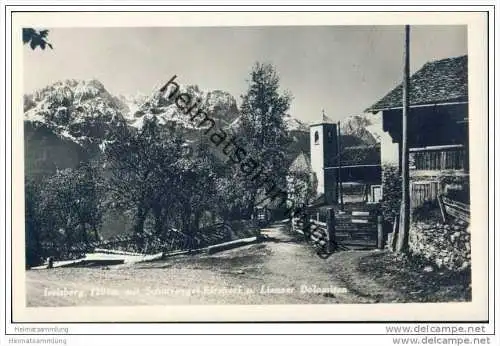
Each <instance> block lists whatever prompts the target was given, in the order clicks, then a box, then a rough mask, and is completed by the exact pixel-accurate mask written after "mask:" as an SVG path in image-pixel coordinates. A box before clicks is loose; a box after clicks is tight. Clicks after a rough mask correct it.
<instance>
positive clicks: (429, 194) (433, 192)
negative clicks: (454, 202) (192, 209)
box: [410, 180, 439, 208]
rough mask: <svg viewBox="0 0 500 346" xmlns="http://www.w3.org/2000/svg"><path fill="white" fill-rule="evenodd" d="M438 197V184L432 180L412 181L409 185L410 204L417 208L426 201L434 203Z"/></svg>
mask: <svg viewBox="0 0 500 346" xmlns="http://www.w3.org/2000/svg"><path fill="white" fill-rule="evenodd" d="M438 195H439V183H438V182H437V181H434V180H423V181H412V182H411V183H410V203H411V207H412V208H417V207H420V206H421V205H423V204H424V203H425V202H428V201H435V200H436V199H437V197H438Z"/></svg>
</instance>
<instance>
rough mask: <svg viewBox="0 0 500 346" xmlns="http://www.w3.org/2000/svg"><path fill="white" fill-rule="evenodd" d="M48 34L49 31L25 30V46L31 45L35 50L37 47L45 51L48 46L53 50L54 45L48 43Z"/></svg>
mask: <svg viewBox="0 0 500 346" xmlns="http://www.w3.org/2000/svg"><path fill="white" fill-rule="evenodd" d="M48 34H49V30H40V31H36V30H35V29H33V28H23V44H29V46H30V47H31V49H33V50H34V49H36V47H40V48H41V49H45V47H46V46H49V47H50V49H53V48H52V44H50V43H49V42H48V41H47V36H48Z"/></svg>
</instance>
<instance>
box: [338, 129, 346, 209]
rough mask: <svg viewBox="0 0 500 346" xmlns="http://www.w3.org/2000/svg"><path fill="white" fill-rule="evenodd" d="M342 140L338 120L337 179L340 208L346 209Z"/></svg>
mask: <svg viewBox="0 0 500 346" xmlns="http://www.w3.org/2000/svg"><path fill="white" fill-rule="evenodd" d="M341 150H342V146H341V142H340V121H339V122H337V161H338V163H337V181H338V194H339V197H340V210H344V196H343V191H342V155H341Z"/></svg>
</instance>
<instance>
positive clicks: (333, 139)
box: [309, 112, 338, 204]
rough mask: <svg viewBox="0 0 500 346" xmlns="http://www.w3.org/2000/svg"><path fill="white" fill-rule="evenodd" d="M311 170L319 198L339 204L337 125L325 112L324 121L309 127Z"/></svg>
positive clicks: (329, 202)
mask: <svg viewBox="0 0 500 346" xmlns="http://www.w3.org/2000/svg"><path fill="white" fill-rule="evenodd" d="M309 135H310V143H311V144H310V147H311V168H312V171H313V172H314V174H315V175H316V178H317V181H318V185H317V190H316V192H317V194H318V196H320V195H324V197H325V202H326V203H328V204H336V203H337V167H338V153H337V124H335V123H333V122H332V121H331V120H330V119H329V118H328V117H327V116H326V115H325V113H324V112H323V116H322V121H320V122H319V123H316V124H313V125H311V126H310V127H309Z"/></svg>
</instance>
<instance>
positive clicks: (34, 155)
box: [24, 79, 380, 176]
mask: <svg viewBox="0 0 500 346" xmlns="http://www.w3.org/2000/svg"><path fill="white" fill-rule="evenodd" d="M180 88H181V91H184V92H187V93H189V94H190V95H191V96H192V97H193V98H194V99H200V106H201V107H202V108H203V110H205V111H206V112H207V113H208V114H209V115H210V117H211V118H213V119H214V120H215V121H216V124H217V126H218V127H219V128H226V129H228V130H231V129H232V130H234V129H237V128H238V126H239V125H240V115H239V110H238V106H237V102H236V99H235V98H234V97H233V96H232V95H231V94H229V93H227V92H225V91H221V90H212V91H204V90H200V89H199V88H198V87H197V86H191V85H188V86H181V87H180ZM150 117H156V118H157V119H158V121H159V123H160V124H172V123H174V124H176V125H177V128H179V129H181V130H182V131H183V132H184V133H185V135H186V138H187V139H188V140H194V139H196V138H199V133H200V132H199V131H200V128H197V127H196V126H195V124H193V122H191V121H190V119H189V118H188V117H186V115H184V114H183V113H182V112H180V111H179V109H178V107H177V106H176V105H175V103H173V101H172V100H170V99H168V98H167V95H166V93H162V92H160V91H156V92H153V93H152V94H151V95H144V94H136V95H132V96H124V95H118V96H115V95H112V94H111V93H109V92H108V91H107V90H106V88H105V87H104V85H103V84H102V83H101V82H100V81H98V80H96V79H93V80H75V79H70V80H65V81H59V82H57V83H54V84H52V85H49V86H46V87H44V88H42V89H39V90H36V91H35V92H33V93H31V94H26V95H25V96H24V131H25V133H24V134H25V136H24V139H25V167H26V175H27V176H30V175H38V174H42V175H43V174H47V173H50V172H54V171H55V170H57V169H61V168H67V167H74V166H76V165H77V164H78V163H79V162H80V161H82V160H87V159H88V158H90V157H92V156H95V155H98V154H99V153H100V152H101V151H102V149H103V147H104V146H105V145H106V143H107V142H109V141H112V140H113V138H112V132H113V131H112V130H113V128H114V127H119V126H129V127H130V128H131V129H140V128H141V127H142V125H143V124H144V121H145V119H147V118H150ZM284 122H285V124H286V126H287V129H288V131H289V133H290V138H291V141H290V144H289V146H288V148H287V156H288V158H289V161H290V162H291V161H292V160H293V159H294V158H295V157H296V156H297V155H298V154H299V153H301V152H305V153H308V152H309V125H308V124H306V123H304V122H302V121H300V120H298V119H296V118H294V117H292V116H291V115H286V116H285V117H284ZM372 125H373V124H372V123H371V120H370V119H368V118H366V117H364V116H355V117H350V118H348V119H346V121H344V122H343V123H342V126H341V132H342V134H343V138H344V139H346V140H348V142H349V144H350V145H359V144H367V145H372V144H374V143H375V142H377V138H376V135H375V136H374V135H373V134H372V133H371V132H370V131H368V130H367V129H368V128H369V127H370V126H372ZM372 127H374V128H379V127H380V126H372ZM345 144H347V143H345Z"/></svg>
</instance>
